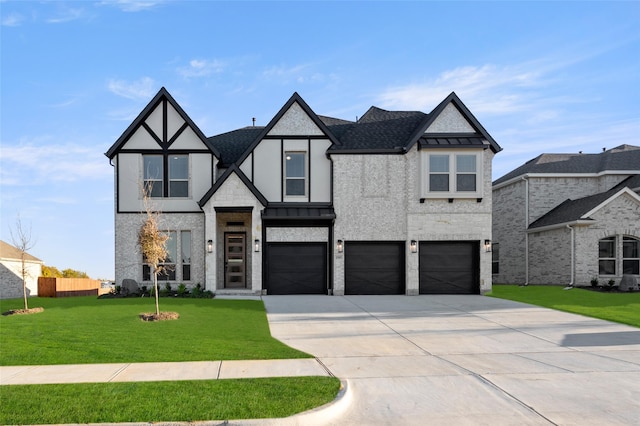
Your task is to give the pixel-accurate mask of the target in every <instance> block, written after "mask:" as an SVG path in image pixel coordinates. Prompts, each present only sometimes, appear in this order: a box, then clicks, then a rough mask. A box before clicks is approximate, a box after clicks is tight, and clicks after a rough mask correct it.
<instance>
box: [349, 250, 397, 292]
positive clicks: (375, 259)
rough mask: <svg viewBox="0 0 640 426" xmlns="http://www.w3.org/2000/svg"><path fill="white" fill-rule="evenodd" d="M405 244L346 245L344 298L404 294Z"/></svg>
mask: <svg viewBox="0 0 640 426" xmlns="http://www.w3.org/2000/svg"><path fill="white" fill-rule="evenodd" d="M404 246H405V243H404V242H402V241H400V242H395V241H394V242H349V241H347V242H345V246H344V264H345V265H344V268H345V274H344V285H345V289H344V291H345V294H404V292H405V280H404V276H405V274H404V269H405V266H404V260H405V259H404V258H405V247H404Z"/></svg>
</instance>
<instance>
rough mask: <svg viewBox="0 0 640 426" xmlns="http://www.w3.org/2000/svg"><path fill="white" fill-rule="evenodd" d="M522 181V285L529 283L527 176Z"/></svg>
mask: <svg viewBox="0 0 640 426" xmlns="http://www.w3.org/2000/svg"><path fill="white" fill-rule="evenodd" d="M521 179H522V180H523V181H524V200H525V201H524V229H525V233H524V285H529V233H528V232H527V229H528V228H529V178H528V176H522V178H521Z"/></svg>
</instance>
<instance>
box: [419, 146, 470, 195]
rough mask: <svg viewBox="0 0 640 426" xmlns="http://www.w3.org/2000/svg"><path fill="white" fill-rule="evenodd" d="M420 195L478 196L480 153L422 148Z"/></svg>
mask: <svg viewBox="0 0 640 426" xmlns="http://www.w3.org/2000/svg"><path fill="white" fill-rule="evenodd" d="M421 155H422V164H423V167H422V194H421V196H422V197H424V198H482V180H481V179H482V152H481V151H480V152H478V151H477V150H457V151H455V152H450V151H446V152H443V151H440V150H438V151H435V152H434V151H426V150H425V151H422V154H421Z"/></svg>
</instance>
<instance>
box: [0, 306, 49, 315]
mask: <svg viewBox="0 0 640 426" xmlns="http://www.w3.org/2000/svg"><path fill="white" fill-rule="evenodd" d="M43 311H44V308H42V307H40V308H30V309H12V310H10V311H7V312H3V313H2V315H4V316H8V315H29V314H37V313H39V312H43Z"/></svg>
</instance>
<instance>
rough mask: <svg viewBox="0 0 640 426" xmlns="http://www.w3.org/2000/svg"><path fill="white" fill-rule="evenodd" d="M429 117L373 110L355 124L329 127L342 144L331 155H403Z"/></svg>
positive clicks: (403, 112) (416, 113)
mask: <svg viewBox="0 0 640 426" xmlns="http://www.w3.org/2000/svg"><path fill="white" fill-rule="evenodd" d="M427 117H428V115H427V114H425V113H423V112H420V111H386V110H383V109H380V108H377V107H371V108H369V110H368V111H367V112H366V113H365V115H363V116H362V117H361V118H360V119H359V120H358V121H357V122H355V123H350V122H347V121H344V120H343V121H342V122H336V123H335V124H329V125H328V126H327V127H328V128H329V130H331V132H332V133H333V134H334V135H335V136H336V138H338V139H339V140H340V142H341V143H342V145H340V146H333V147H331V148H330V149H329V152H332V151H333V152H340V151H345V150H397V151H399V152H402V149H403V148H406V146H407V143H408V142H409V141H410V140H411V138H412V136H413V135H414V134H415V132H416V131H417V130H418V129H419V128H420V127H421V126H422V125H423V124H424V122H425V120H426V118H427ZM325 119H326V118H325Z"/></svg>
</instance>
